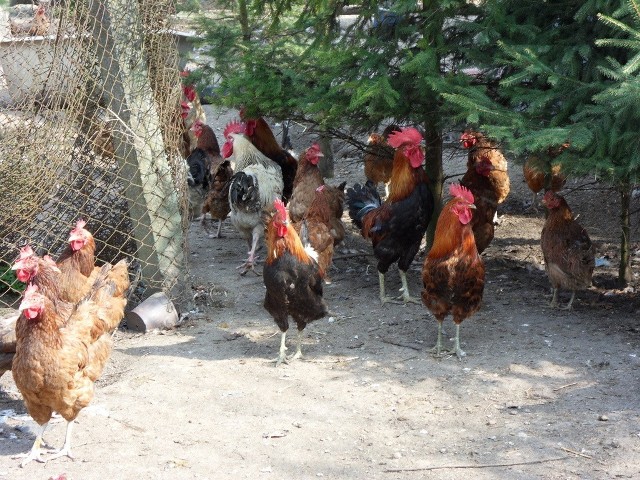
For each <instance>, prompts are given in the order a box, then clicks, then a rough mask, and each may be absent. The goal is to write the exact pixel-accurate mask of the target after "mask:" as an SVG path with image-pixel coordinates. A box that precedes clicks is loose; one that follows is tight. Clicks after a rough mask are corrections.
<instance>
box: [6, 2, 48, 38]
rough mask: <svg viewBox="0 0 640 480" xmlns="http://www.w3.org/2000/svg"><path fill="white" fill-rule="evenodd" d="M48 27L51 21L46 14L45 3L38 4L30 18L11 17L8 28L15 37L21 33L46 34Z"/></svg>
mask: <svg viewBox="0 0 640 480" xmlns="http://www.w3.org/2000/svg"><path fill="white" fill-rule="evenodd" d="M50 27H51V21H50V20H49V16H48V15H47V9H46V7H45V5H39V6H38V8H36V10H35V13H34V15H33V18H31V19H28V20H25V19H18V18H12V19H11V20H10V21H9V30H10V31H11V35H13V36H15V37H17V36H23V35H30V36H35V35H48V34H49V29H50Z"/></svg>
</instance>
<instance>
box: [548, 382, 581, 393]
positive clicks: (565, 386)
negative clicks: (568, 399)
mask: <svg viewBox="0 0 640 480" xmlns="http://www.w3.org/2000/svg"><path fill="white" fill-rule="evenodd" d="M574 385H578V382H573V383H567V384H566V385H562V386H561V387H558V388H554V389H553V391H554V392H557V391H559V390H562V389H563V388H569V387H573V386H574Z"/></svg>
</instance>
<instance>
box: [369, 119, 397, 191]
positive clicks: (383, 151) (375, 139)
mask: <svg viewBox="0 0 640 480" xmlns="http://www.w3.org/2000/svg"><path fill="white" fill-rule="evenodd" d="M399 131H400V127H399V126H398V125H389V126H388V127H386V128H385V129H384V130H383V131H382V135H381V134H379V133H372V134H371V135H369V140H368V141H367V149H366V150H365V155H364V159H363V160H364V176H365V177H366V179H367V180H371V181H372V182H373V183H374V185H376V187H377V186H378V184H379V183H384V186H385V192H386V195H389V180H390V179H391V171H392V170H393V154H394V150H393V147H391V146H390V145H389V144H388V143H387V139H388V138H389V135H390V134H392V133H393V132H399Z"/></svg>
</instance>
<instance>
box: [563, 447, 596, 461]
mask: <svg viewBox="0 0 640 480" xmlns="http://www.w3.org/2000/svg"><path fill="white" fill-rule="evenodd" d="M560 450H562V451H565V452H569V453H573V454H574V455H578V456H579V457H582V458H588V459H589V460H591V459H592V458H593V457H590V456H589V455H585V454H584V453H580V452H576V451H575V450H571V449H570V448H565V447H560Z"/></svg>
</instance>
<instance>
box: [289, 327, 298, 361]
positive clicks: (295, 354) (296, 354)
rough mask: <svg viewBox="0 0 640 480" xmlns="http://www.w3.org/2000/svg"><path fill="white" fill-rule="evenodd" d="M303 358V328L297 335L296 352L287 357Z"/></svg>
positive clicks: (293, 358)
mask: <svg viewBox="0 0 640 480" xmlns="http://www.w3.org/2000/svg"><path fill="white" fill-rule="evenodd" d="M298 358H302V330H298V336H297V337H296V353H294V354H293V355H291V356H289V357H287V360H296V359H298Z"/></svg>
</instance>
